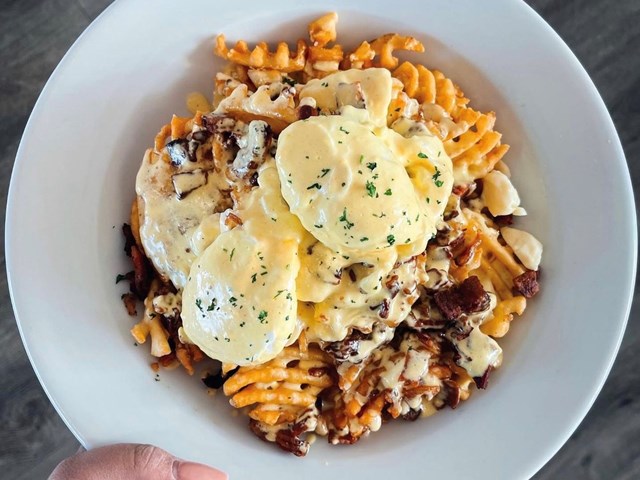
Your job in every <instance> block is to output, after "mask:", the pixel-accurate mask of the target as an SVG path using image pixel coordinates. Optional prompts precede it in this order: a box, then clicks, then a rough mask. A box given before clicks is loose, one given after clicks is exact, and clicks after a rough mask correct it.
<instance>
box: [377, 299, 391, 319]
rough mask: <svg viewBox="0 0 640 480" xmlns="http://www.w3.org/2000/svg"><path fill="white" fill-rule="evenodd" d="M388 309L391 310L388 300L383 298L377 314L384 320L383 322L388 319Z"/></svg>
mask: <svg viewBox="0 0 640 480" xmlns="http://www.w3.org/2000/svg"><path fill="white" fill-rule="evenodd" d="M390 308H391V304H390V302H389V299H388V298H385V299H384V300H383V301H382V304H380V311H379V312H378V315H380V318H384V319H385V320H386V319H387V318H389V310H390Z"/></svg>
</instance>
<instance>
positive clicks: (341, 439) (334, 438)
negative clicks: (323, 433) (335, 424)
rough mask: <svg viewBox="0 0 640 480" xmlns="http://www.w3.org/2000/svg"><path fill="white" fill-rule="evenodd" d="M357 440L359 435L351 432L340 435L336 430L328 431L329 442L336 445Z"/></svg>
mask: <svg viewBox="0 0 640 480" xmlns="http://www.w3.org/2000/svg"><path fill="white" fill-rule="evenodd" d="M358 440H360V436H355V435H354V434H353V433H347V434H346V435H342V436H340V435H339V434H338V433H337V432H333V431H332V432H329V443H331V444H333V445H336V444H338V443H339V444H340V445H353V444H354V443H356V442H357V441H358Z"/></svg>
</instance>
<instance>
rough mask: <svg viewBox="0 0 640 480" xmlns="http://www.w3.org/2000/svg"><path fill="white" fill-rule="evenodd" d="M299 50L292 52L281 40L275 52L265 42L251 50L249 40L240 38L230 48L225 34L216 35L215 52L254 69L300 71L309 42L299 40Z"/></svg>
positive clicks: (226, 58)
mask: <svg viewBox="0 0 640 480" xmlns="http://www.w3.org/2000/svg"><path fill="white" fill-rule="evenodd" d="M296 48H297V50H296V51H295V53H294V52H291V51H290V50H289V45H287V44H286V43H284V42H280V43H279V44H278V46H277V48H276V51H275V52H274V53H271V52H270V51H269V46H268V45H267V44H266V43H265V42H260V43H258V44H257V45H256V46H255V48H254V49H253V50H249V46H248V45H247V42H245V41H244V40H240V41H238V42H236V44H235V46H234V47H232V48H231V49H229V48H228V47H227V44H226V42H225V37H224V35H222V34H220V35H218V36H217V37H216V47H215V50H214V51H215V54H216V55H218V56H219V57H222V58H224V59H225V60H228V61H230V62H233V63H237V64H239V65H244V66H245V67H250V68H254V69H270V70H279V71H281V72H286V73H291V72H298V71H300V70H302V69H303V68H304V64H305V55H306V53H307V44H306V43H305V41H304V40H298V43H297V46H296Z"/></svg>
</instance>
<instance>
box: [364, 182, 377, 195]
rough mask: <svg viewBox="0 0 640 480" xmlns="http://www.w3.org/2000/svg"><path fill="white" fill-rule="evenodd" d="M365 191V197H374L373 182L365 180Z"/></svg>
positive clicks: (374, 188)
mask: <svg viewBox="0 0 640 480" xmlns="http://www.w3.org/2000/svg"><path fill="white" fill-rule="evenodd" d="M366 189H367V195H369V196H370V197H375V196H376V186H375V185H374V184H373V182H370V181H368V180H367V185H366Z"/></svg>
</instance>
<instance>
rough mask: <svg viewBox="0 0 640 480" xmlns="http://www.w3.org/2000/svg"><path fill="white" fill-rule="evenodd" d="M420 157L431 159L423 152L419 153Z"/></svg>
mask: <svg viewBox="0 0 640 480" xmlns="http://www.w3.org/2000/svg"><path fill="white" fill-rule="evenodd" d="M418 157H419V158H429V157H427V154H426V153H422V152H420V153H418Z"/></svg>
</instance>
